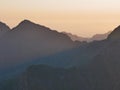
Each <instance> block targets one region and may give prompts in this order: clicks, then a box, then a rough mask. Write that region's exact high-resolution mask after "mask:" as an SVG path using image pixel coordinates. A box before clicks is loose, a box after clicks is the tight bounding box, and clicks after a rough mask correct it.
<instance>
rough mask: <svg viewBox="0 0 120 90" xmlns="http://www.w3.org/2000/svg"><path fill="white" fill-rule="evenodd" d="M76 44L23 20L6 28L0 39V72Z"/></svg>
mask: <svg viewBox="0 0 120 90" xmlns="http://www.w3.org/2000/svg"><path fill="white" fill-rule="evenodd" d="M5 31H6V29H5ZM77 46H78V43H77V44H76V43H75V42H73V41H72V40H71V39H70V38H69V37H68V36H67V35H65V34H63V33H59V32H57V31H55V30H51V29H50V28H48V27H45V26H42V25H39V24H35V23H33V22H31V21H29V20H24V21H22V22H21V23H20V24H18V25H17V26H16V27H14V28H13V29H11V30H8V31H7V33H5V34H4V35H3V36H2V37H1V39H0V74H3V72H5V73H7V72H6V71H11V70H14V69H15V68H16V67H18V66H19V65H21V64H24V63H26V62H27V63H28V62H31V61H32V60H34V58H38V57H43V56H48V55H52V54H55V53H58V52H61V51H65V50H68V49H72V48H75V47H77ZM8 69H9V70H8ZM1 76H2V75H1ZM3 76H5V75H3Z"/></svg>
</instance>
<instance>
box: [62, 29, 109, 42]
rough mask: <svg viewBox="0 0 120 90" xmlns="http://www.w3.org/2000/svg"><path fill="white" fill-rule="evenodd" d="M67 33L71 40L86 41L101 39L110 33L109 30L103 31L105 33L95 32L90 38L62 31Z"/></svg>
mask: <svg viewBox="0 0 120 90" xmlns="http://www.w3.org/2000/svg"><path fill="white" fill-rule="evenodd" d="M63 33H65V34H67V35H68V36H69V37H70V38H71V39H72V40H73V41H87V42H92V41H101V40H104V39H106V38H107V37H108V35H109V34H110V33H111V31H109V32H107V33H105V34H96V35H94V36H93V37H91V38H85V37H80V36H77V35H73V34H71V33H67V32H63Z"/></svg>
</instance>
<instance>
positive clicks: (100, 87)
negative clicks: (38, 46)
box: [2, 27, 120, 90]
mask: <svg viewBox="0 0 120 90" xmlns="http://www.w3.org/2000/svg"><path fill="white" fill-rule="evenodd" d="M116 32H117V33H116ZM119 33H120V27H117V28H116V29H115V30H114V31H112V32H111V34H110V35H109V36H108V38H107V39H106V40H103V41H97V43H95V42H94V43H93V42H91V43H88V44H84V45H83V46H84V47H83V46H80V47H79V48H86V47H87V49H86V53H87V52H88V51H89V49H90V48H92V49H91V50H92V51H93V50H98V46H99V47H102V48H101V49H100V51H99V52H98V53H97V54H96V55H94V57H92V58H91V59H90V61H89V63H88V64H86V65H83V66H81V65H80V66H79V67H74V66H73V67H71V68H66V69H65V68H56V67H52V66H47V65H33V66H31V67H29V68H28V69H27V70H26V71H25V72H24V73H23V74H22V75H20V76H18V78H17V79H15V80H13V79H12V80H8V81H6V82H5V83H3V88H2V90H16V88H17V89H18V90H21V89H23V90H39V89H41V90H119V89H120V48H119V47H120V35H119ZM103 42H104V43H103ZM91 46H92V47H91ZM76 50H78V51H79V50H80V51H81V50H82V49H76ZM76 50H75V51H76ZM78 51H77V52H76V53H75V54H77V56H79V55H81V54H82V53H80V51H79V52H78ZM81 52H82V51H81ZM93 52H94V53H95V51H93ZM71 55H72V54H71ZM68 57H69V56H68ZM86 57H87V55H86ZM64 58H65V57H64V56H63V57H62V59H63V60H66V59H64ZM76 59H77V60H78V61H79V60H80V59H81V60H84V59H83V58H80V57H79V58H76ZM76 59H75V58H74V60H76ZM56 60H57V58H56ZM68 61H69V59H68ZM59 63H60V62H59ZM11 81H12V82H13V83H12V85H11V87H12V89H11V88H9V89H6V86H9V85H10V82H11ZM9 87H10V86H9Z"/></svg>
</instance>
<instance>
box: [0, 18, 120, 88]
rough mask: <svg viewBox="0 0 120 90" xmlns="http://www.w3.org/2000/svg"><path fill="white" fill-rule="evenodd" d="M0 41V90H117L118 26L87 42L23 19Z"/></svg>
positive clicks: (119, 81)
mask: <svg viewBox="0 0 120 90" xmlns="http://www.w3.org/2000/svg"><path fill="white" fill-rule="evenodd" d="M39 35H40V36H39ZM42 35H43V36H42ZM46 38H47V39H46ZM44 40H46V41H44ZM51 42H52V43H51ZM0 43H1V45H0V47H1V48H0V49H1V50H2V51H0V53H1V57H2V58H1V59H0V62H1V63H0V64H1V67H0V70H1V71H0V75H1V76H0V77H1V78H2V79H3V78H4V79H5V80H1V82H0V90H119V89H120V26H118V27H117V28H115V29H114V30H113V31H112V32H111V33H110V34H109V35H108V37H107V38H106V39H104V40H101V41H92V42H89V43H88V42H77V41H72V40H71V39H70V37H68V36H67V35H66V34H63V33H58V32H56V31H53V30H51V29H49V28H46V27H45V26H41V25H38V24H35V23H32V22H31V21H28V20H25V21H23V22H21V23H20V24H19V25H18V26H17V27H15V28H13V29H12V30H9V31H7V33H5V34H3V35H2V37H1V38H0ZM39 43H40V44H39ZM31 44H32V45H31ZM41 44H42V45H45V46H43V47H42V46H41ZM24 45H25V46H24ZM36 45H37V46H36ZM46 45H47V46H46ZM54 45H55V46H54ZM48 46H49V47H48ZM33 47H34V48H33ZM40 47H42V50H41V49H39V48H40ZM63 47H64V48H63ZM31 48H32V49H31ZM44 48H45V49H44ZM50 48H52V49H50ZM9 50H10V51H9ZM37 50H38V51H37ZM44 50H45V51H44ZM51 50H54V52H51ZM43 51H44V52H45V53H42V52H43ZM10 52H11V53H10ZM16 52H17V53H16ZM46 52H49V53H46ZM8 53H10V54H8ZM41 53H42V54H41ZM3 55H6V56H4V58H3ZM12 55H13V56H12ZM22 55H23V56H22ZM31 55H32V56H31ZM5 76H6V77H5Z"/></svg>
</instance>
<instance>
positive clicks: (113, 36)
mask: <svg viewBox="0 0 120 90" xmlns="http://www.w3.org/2000/svg"><path fill="white" fill-rule="evenodd" d="M107 39H108V40H118V39H120V25H119V26H118V27H117V28H115V29H114V30H113V31H112V32H111V33H110V35H109V36H108V38H107Z"/></svg>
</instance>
